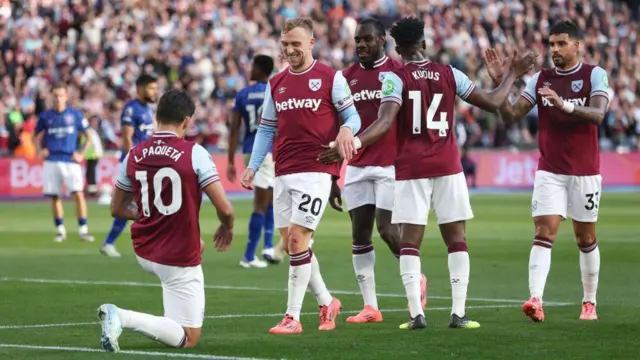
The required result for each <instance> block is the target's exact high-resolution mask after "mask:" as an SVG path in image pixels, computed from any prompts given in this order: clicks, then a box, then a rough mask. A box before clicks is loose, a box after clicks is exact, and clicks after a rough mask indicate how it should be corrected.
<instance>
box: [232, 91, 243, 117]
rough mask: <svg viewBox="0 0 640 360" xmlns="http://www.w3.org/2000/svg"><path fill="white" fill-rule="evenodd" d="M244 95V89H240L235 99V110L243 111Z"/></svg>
mask: <svg viewBox="0 0 640 360" xmlns="http://www.w3.org/2000/svg"><path fill="white" fill-rule="evenodd" d="M243 97H244V91H243V90H241V91H238V93H237V94H236V97H235V99H234V100H233V111H237V112H242V110H241V109H242V98H243Z"/></svg>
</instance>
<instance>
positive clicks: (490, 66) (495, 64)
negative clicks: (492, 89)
mask: <svg viewBox="0 0 640 360" xmlns="http://www.w3.org/2000/svg"><path fill="white" fill-rule="evenodd" d="M482 59H483V60H484V64H485V66H486V67H487V72H488V73H489V77H490V78H491V80H492V81H493V83H494V84H495V85H500V83H502V75H503V74H504V73H505V72H506V71H507V69H508V68H509V58H508V57H506V58H502V57H501V56H500V55H499V54H498V52H497V51H496V49H494V48H489V49H487V50H485V51H484V54H483V56H482Z"/></svg>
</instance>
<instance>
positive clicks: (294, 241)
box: [287, 225, 312, 254]
mask: <svg viewBox="0 0 640 360" xmlns="http://www.w3.org/2000/svg"><path fill="white" fill-rule="evenodd" d="M311 233H312V231H311V230H309V229H306V228H303V227H302V226H298V225H293V226H290V227H289V234H288V239H287V240H288V245H289V246H288V248H289V253H290V254H297V253H299V252H302V251H305V250H307V249H308V248H309V239H310V238H311Z"/></svg>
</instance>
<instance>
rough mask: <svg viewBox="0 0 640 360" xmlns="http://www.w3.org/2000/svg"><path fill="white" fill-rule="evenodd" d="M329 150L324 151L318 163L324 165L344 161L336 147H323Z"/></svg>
mask: <svg viewBox="0 0 640 360" xmlns="http://www.w3.org/2000/svg"><path fill="white" fill-rule="evenodd" d="M323 147H325V148H326V149H327V150H325V151H323V152H321V153H320V155H318V161H319V162H321V163H323V164H333V163H335V162H338V161H340V160H342V157H341V156H340V153H339V152H338V148H337V147H336V146H334V147H329V146H328V145H323Z"/></svg>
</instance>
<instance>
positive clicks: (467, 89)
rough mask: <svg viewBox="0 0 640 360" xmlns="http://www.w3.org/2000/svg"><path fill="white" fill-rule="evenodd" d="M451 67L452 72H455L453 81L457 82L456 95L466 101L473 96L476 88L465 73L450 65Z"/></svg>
mask: <svg viewBox="0 0 640 360" xmlns="http://www.w3.org/2000/svg"><path fill="white" fill-rule="evenodd" d="M449 67H450V68H451V71H453V79H454V80H455V81H456V94H457V95H458V96H459V97H460V99H462V100H465V99H466V98H467V97H468V96H469V95H471V93H472V92H473V89H475V88H476V86H475V85H474V84H473V82H472V81H471V79H469V77H468V76H467V75H466V74H465V73H463V72H462V71H460V70H458V69H456V68H454V67H453V66H451V65H449Z"/></svg>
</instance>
